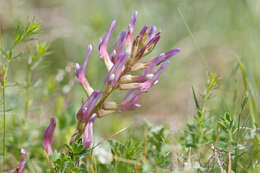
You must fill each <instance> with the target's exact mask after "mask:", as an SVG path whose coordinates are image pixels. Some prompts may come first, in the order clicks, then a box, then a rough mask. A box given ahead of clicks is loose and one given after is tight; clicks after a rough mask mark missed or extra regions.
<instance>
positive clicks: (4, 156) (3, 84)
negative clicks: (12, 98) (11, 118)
mask: <svg viewBox="0 0 260 173" xmlns="http://www.w3.org/2000/svg"><path fill="white" fill-rule="evenodd" d="M2 82H3V83H2V90H3V116H4V120H3V129H4V132H3V133H4V134H3V167H2V170H3V172H4V169H5V160H6V154H5V152H6V148H5V143H6V141H5V133H6V127H5V121H6V117H5V101H6V100H5V79H4V80H3V81H2Z"/></svg>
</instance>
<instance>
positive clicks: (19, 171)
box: [14, 149, 27, 173]
mask: <svg viewBox="0 0 260 173" xmlns="http://www.w3.org/2000/svg"><path fill="white" fill-rule="evenodd" d="M21 153H22V154H23V160H22V161H21V162H20V164H19V166H18V168H16V169H15V171H14V173H23V170H24V167H25V165H26V157H27V152H26V150H25V149H21Z"/></svg>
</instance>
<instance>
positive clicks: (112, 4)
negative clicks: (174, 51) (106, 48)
mask: <svg viewBox="0 0 260 173" xmlns="http://www.w3.org/2000/svg"><path fill="white" fill-rule="evenodd" d="M259 8H260V1H257V0H228V1H227V0H208V1H205V0H196V1H193V0H161V1H157V0H106V1H104V0H95V1H90V0H77V1H75V0H74V1H72V0H44V1H40V0H0V27H1V32H2V34H3V38H4V40H5V45H7V46H8V44H9V41H10V40H11V39H12V38H13V36H14V33H15V29H16V26H17V24H21V25H23V24H24V23H26V22H27V21H29V20H30V19H31V18H33V17H34V18H35V19H37V20H38V21H39V22H40V23H41V27H42V31H41V34H40V39H41V40H44V41H45V42H47V43H49V45H50V51H51V53H50V54H49V55H48V56H47V57H45V58H44V59H43V60H42V61H41V66H40V67H39V68H37V69H36V71H35V72H34V73H33V77H32V78H33V81H34V82H35V83H36V84H37V85H35V87H34V88H33V89H32V90H31V92H30V97H31V100H32V104H31V107H30V109H29V113H28V114H29V116H28V117H29V119H30V120H28V121H32V122H34V123H32V124H33V125H31V126H30V127H27V126H24V127H22V128H24V129H23V130H24V131H22V130H21V131H19V130H18V129H17V128H18V127H16V126H15V123H17V121H19V120H21V119H23V116H24V113H23V109H24V101H23V97H24V96H25V93H24V90H23V89H22V88H21V87H20V85H22V83H23V80H25V76H26V70H24V69H25V68H23V67H24V66H25V65H26V58H18V59H17V60H16V61H13V62H12V64H11V68H10V71H9V74H8V80H10V81H15V83H11V84H10V85H11V87H10V88H8V90H7V95H8V98H7V105H8V108H9V109H10V111H9V112H8V120H9V123H10V124H9V127H7V134H8V138H9V140H8V141H9V142H8V147H9V148H8V151H9V152H13V153H16V154H17V155H19V148H21V147H22V146H23V147H26V146H29V145H35V148H36V146H37V145H40V141H39V140H38V141H37V140H35V141H34V139H40V138H41V135H42V134H41V133H40V132H42V131H43V129H44V128H45V127H46V126H47V124H48V121H49V118H50V117H51V116H53V115H55V117H56V118H57V119H58V126H59V128H60V129H61V131H60V134H59V136H60V137H59V138H63V139H64V140H68V139H69V137H70V136H71V134H72V133H73V128H74V127H75V118H74V117H75V113H76V112H77V110H78V109H79V107H80V105H81V101H82V97H83V96H84V92H83V90H82V89H81V87H80V86H79V84H78V83H77V82H76V78H75V77H74V76H75V75H74V68H73V64H74V63H76V62H78V63H82V62H83V60H84V58H85V56H86V55H87V46H88V44H92V45H93V48H94V52H93V54H92V57H91V59H90V61H89V64H88V67H87V73H86V75H87V78H88V80H89V81H90V83H91V85H92V86H93V87H94V88H95V89H102V87H103V84H104V78H105V75H106V69H105V66H104V64H103V62H102V61H101V60H100V59H99V57H98V42H99V39H100V38H102V37H103V36H104V35H105V33H106V32H107V30H108V28H109V26H110V24H111V21H112V20H113V19H114V18H115V19H117V24H116V27H115V31H114V33H113V35H112V39H111V40H110V43H113V41H114V40H115V39H116V38H117V36H118V34H119V33H120V31H121V30H123V29H125V30H127V26H128V23H129V22H130V18H131V16H132V14H133V12H134V11H136V10H137V11H138V18H137V24H136V31H137V32H138V31H139V30H140V29H141V28H142V27H143V26H144V25H145V24H148V25H149V26H151V25H155V26H156V27H157V28H158V29H161V30H162V35H161V40H160V41H159V43H158V44H157V47H156V49H155V50H154V51H153V53H152V54H151V55H149V57H151V58H152V57H155V56H157V55H158V54H160V53H161V52H165V51H167V50H169V49H171V48H181V52H180V53H179V54H178V55H176V56H174V57H173V58H172V61H171V63H170V65H169V66H168V68H167V70H166V71H165V72H164V73H163V74H162V76H161V78H160V81H159V84H158V85H156V86H155V87H153V88H152V89H151V90H150V92H148V93H146V94H145V95H143V96H142V98H141V100H140V103H141V105H142V107H141V108H140V109H137V110H134V111H129V112H125V113H121V114H117V113H116V114H113V115H111V116H108V117H105V118H103V119H101V120H98V121H96V123H95V128H96V131H95V133H97V134H99V135H101V136H109V135H110V134H112V133H114V132H116V131H118V130H120V129H122V128H124V127H127V126H134V125H135V124H136V123H139V122H141V121H142V120H143V119H148V120H149V121H151V122H153V123H157V124H161V123H165V122H166V123H168V124H170V127H171V129H172V130H173V131H176V130H178V129H180V128H181V127H182V126H183V125H185V122H186V121H187V120H189V119H190V117H191V115H192V114H193V113H194V112H195V109H194V103H193V97H192V90H191V88H192V86H194V88H195V89H196V90H197V91H198V92H200V91H202V90H203V87H204V83H205V80H206V78H207V72H214V73H216V74H217V75H218V76H219V77H221V78H222V79H223V80H222V81H221V82H222V83H225V81H226V79H228V78H229V77H230V75H232V71H233V69H234V68H235V64H236V62H237V60H238V59H241V60H242V61H243V63H244V64H245V66H246V69H247V73H248V74H250V75H249V76H250V77H249V80H250V83H251V85H253V86H254V88H255V90H254V92H255V93H258V92H259V89H260V76H259V75H260V68H259V65H260V60H259V53H260V51H259V50H260V49H259V43H260V22H259V19H260V10H259ZM110 45H112V44H110ZM21 49H22V48H21ZM237 80H238V82H236V83H229V84H228V86H229V87H227V88H226V89H225V90H224V91H223V92H221V93H220V94H221V97H220V98H219V99H222V100H223V102H230V100H228V99H227V96H229V95H230V93H231V91H232V90H233V89H234V88H242V86H241V85H240V84H241V83H240V81H241V79H240V78H238V79H237ZM19 84H20V85H19ZM225 86H226V85H225ZM234 86H235V87H234ZM122 96H123V94H122V93H118V94H116V95H114V96H113V99H115V100H117V99H119V98H121V97H122ZM256 99H257V100H259V98H256ZM221 106H224V104H223V105H216V107H221ZM35 122H37V123H35ZM68 127H69V128H71V130H70V131H71V133H68V130H67V129H68ZM65 128H66V130H64V131H62V129H65ZM17 130H18V131H17ZM14 131H15V133H16V134H15V135H14V134H13V133H12V132H14ZM19 133H20V134H19ZM24 133H28V134H31V135H28V134H24ZM17 136H19V137H17ZM23 136H24V138H22V137H23ZM26 136H30V141H29V142H28V138H27V137H26ZM18 139H19V141H18ZM64 140H63V141H58V140H57V141H56V144H55V145H57V146H62V142H64ZM59 142H60V144H59ZM14 143H16V144H17V147H15V148H14V147H13V144H14ZM8 157H9V158H12V154H9V156H8ZM13 158H15V157H13ZM32 158H33V156H32ZM32 163H33V162H32ZM9 164H10V165H11V166H12V165H13V166H15V165H16V164H17V162H14V163H13V164H12V163H9ZM35 165H37V164H35ZM11 166H10V167H11Z"/></svg>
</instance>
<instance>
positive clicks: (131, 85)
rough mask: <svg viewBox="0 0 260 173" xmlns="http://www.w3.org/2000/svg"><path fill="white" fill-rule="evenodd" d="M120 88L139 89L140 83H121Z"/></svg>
mask: <svg viewBox="0 0 260 173" xmlns="http://www.w3.org/2000/svg"><path fill="white" fill-rule="evenodd" d="M119 88H120V89H121V90H132V89H138V88H140V84H139V83H127V84H120V85H119Z"/></svg>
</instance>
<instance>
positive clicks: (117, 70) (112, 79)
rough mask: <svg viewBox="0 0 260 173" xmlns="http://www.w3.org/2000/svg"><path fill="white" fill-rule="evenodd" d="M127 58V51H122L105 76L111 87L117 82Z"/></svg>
mask: <svg viewBox="0 0 260 173" xmlns="http://www.w3.org/2000/svg"><path fill="white" fill-rule="evenodd" d="M127 58H128V54H127V53H122V54H120V55H119V57H118V60H117V61H116V62H115V64H114V65H113V67H112V68H111V70H110V71H109V72H108V74H107V76H106V78H105V83H106V84H108V85H110V86H111V87H114V86H115V85H116V84H117V82H118V80H119V77H120V75H121V73H122V71H123V68H124V65H125V62H126V59H127Z"/></svg>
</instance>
